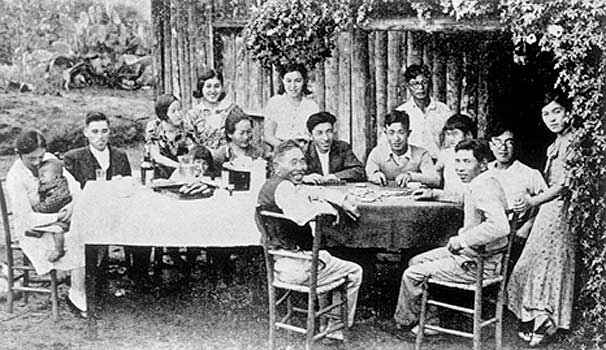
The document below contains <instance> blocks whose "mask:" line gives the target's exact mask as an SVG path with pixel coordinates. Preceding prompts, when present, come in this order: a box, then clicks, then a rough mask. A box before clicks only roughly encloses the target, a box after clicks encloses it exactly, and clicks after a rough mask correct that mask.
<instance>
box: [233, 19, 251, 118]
mask: <svg viewBox="0 0 606 350" xmlns="http://www.w3.org/2000/svg"><path fill="white" fill-rule="evenodd" d="M231 38H232V39H231V40H233V42H234V48H233V52H232V58H231V59H230V61H232V62H233V64H234V67H235V77H234V79H233V80H232V85H233V89H232V91H234V95H233V96H234V101H235V102H236V104H238V105H239V106H246V105H247V102H248V101H247V95H248V90H249V89H248V88H247V87H248V82H247V81H246V76H247V72H246V71H247V67H246V57H245V54H244V51H243V50H242V47H243V45H244V39H243V38H242V36H241V35H237V34H236V32H235V31H233V30H232V31H231Z"/></svg>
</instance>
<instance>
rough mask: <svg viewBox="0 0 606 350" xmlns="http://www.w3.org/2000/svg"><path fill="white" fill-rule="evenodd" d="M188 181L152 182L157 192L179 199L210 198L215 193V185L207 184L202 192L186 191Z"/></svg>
mask: <svg viewBox="0 0 606 350" xmlns="http://www.w3.org/2000/svg"><path fill="white" fill-rule="evenodd" d="M187 185H188V183H186V182H174V181H171V182H170V183H169V182H164V181H162V182H160V183H159V184H155V185H154V184H152V189H153V190H154V191H155V192H158V193H161V194H165V195H168V196H169V197H173V198H178V199H201V198H208V197H211V196H212V195H213V194H214V187H213V186H211V185H207V188H206V189H204V190H203V191H202V192H198V193H193V194H192V193H184V192H183V190H184V189H185V188H186V186H187Z"/></svg>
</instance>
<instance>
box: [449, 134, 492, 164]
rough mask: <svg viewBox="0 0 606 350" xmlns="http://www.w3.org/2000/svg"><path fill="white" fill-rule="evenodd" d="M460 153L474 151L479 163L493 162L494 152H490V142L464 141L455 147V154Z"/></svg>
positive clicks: (478, 140)
mask: <svg viewBox="0 0 606 350" xmlns="http://www.w3.org/2000/svg"><path fill="white" fill-rule="evenodd" d="M458 151H472V153H473V156H474V157H475V158H476V159H477V161H478V162H481V161H483V160H485V161H490V160H492V152H491V151H490V147H488V142H486V141H485V140H480V139H467V140H463V141H461V142H459V143H458V144H457V145H456V146H455V152H458Z"/></svg>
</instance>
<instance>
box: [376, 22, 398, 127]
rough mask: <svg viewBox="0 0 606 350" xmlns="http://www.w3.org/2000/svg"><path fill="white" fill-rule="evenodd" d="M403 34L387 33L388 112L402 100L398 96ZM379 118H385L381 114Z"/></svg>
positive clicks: (396, 32)
mask: <svg viewBox="0 0 606 350" xmlns="http://www.w3.org/2000/svg"><path fill="white" fill-rule="evenodd" d="M401 40H402V33H401V32H399V31H388V32H387V78H386V79H387V110H388V111H390V110H392V109H394V108H396V107H397V106H398V105H399V104H400V102H401V100H400V98H399V96H398V90H399V89H400V85H399V82H400V79H401V78H400V75H401V68H402V66H401V55H400V42H401ZM379 118H383V116H381V114H380V113H379Z"/></svg>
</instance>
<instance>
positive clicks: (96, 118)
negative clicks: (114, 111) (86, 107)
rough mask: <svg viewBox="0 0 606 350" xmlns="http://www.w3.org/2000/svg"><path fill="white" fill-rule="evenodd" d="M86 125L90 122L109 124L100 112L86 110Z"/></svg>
mask: <svg viewBox="0 0 606 350" xmlns="http://www.w3.org/2000/svg"><path fill="white" fill-rule="evenodd" d="M85 122H86V126H89V125H90V123H92V122H107V124H108V125H109V119H108V118H107V116H106V115H105V114H103V113H101V112H88V113H86V119H85Z"/></svg>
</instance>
